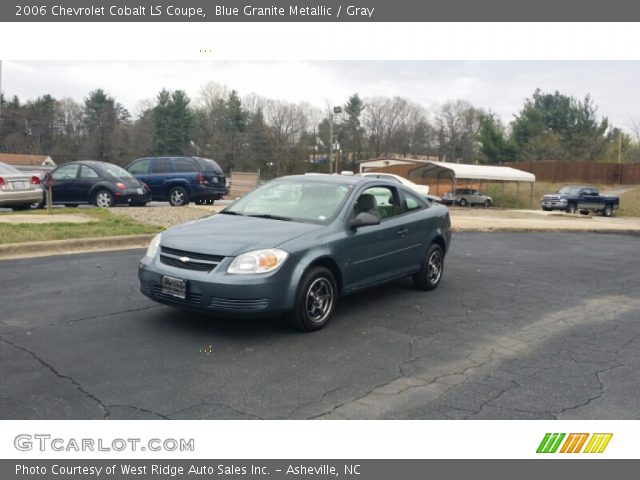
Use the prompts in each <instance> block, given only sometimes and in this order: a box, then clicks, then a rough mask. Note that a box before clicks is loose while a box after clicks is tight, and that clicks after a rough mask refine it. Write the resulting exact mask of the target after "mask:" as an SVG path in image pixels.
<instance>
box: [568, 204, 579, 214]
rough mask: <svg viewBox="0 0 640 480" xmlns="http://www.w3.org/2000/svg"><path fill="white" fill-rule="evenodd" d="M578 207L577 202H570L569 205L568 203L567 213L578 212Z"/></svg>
mask: <svg viewBox="0 0 640 480" xmlns="http://www.w3.org/2000/svg"><path fill="white" fill-rule="evenodd" d="M577 208H578V207H577V206H576V204H575V203H570V204H569V205H567V213H576V210H577Z"/></svg>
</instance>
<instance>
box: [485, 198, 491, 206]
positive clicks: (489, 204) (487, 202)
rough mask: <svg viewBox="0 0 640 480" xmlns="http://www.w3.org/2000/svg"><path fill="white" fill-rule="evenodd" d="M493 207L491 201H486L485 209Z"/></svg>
mask: <svg viewBox="0 0 640 480" xmlns="http://www.w3.org/2000/svg"><path fill="white" fill-rule="evenodd" d="M490 206H491V200H489V199H487V200H485V201H484V208H489V207H490Z"/></svg>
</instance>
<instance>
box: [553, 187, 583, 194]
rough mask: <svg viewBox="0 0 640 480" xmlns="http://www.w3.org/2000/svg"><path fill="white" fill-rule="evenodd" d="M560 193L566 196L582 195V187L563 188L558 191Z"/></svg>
mask: <svg viewBox="0 0 640 480" xmlns="http://www.w3.org/2000/svg"><path fill="white" fill-rule="evenodd" d="M558 193H562V194H564V195H578V194H579V193H580V187H563V188H561V189H560V190H558Z"/></svg>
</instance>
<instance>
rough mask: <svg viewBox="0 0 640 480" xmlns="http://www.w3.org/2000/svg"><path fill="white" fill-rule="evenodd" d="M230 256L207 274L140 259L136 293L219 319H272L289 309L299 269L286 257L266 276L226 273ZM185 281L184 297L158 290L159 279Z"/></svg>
mask: <svg viewBox="0 0 640 480" xmlns="http://www.w3.org/2000/svg"><path fill="white" fill-rule="evenodd" d="M232 260H233V257H226V258H225V259H224V260H223V261H222V262H221V263H220V264H219V265H218V266H217V267H216V268H215V269H214V270H212V271H211V272H198V271H194V270H187V269H183V268H177V267H173V266H170V265H166V264H164V263H162V262H161V261H160V256H159V255H156V257H155V258H153V259H150V258H148V257H144V258H143V259H142V260H140V263H139V264H138V278H139V280H140V292H141V293H142V294H143V295H145V296H147V297H149V298H150V299H152V300H155V301H156V302H159V303H162V304H165V305H170V306H173V307H181V308H185V309H189V310H194V311H198V312H201V313H210V314H214V315H217V316H221V317H263V316H267V317H268V316H276V315H279V314H282V313H285V312H287V311H289V310H291V309H292V308H293V304H294V301H295V295H296V290H297V285H298V279H299V278H300V277H301V275H302V271H303V266H302V264H300V263H299V262H297V260H296V259H295V258H292V257H289V258H288V259H287V260H286V261H285V263H284V265H282V267H281V268H280V269H278V270H277V271H275V272H273V273H267V274H255V275H237V274H229V273H226V271H227V267H228V266H229V264H230V263H231V261H232ZM165 275H166V276H169V277H174V278H179V279H181V280H184V281H185V282H186V298H184V299H181V298H179V297H175V296H172V295H170V294H168V293H163V291H162V277H163V276H165Z"/></svg>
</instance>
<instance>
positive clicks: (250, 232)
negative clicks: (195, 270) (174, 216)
mask: <svg viewBox="0 0 640 480" xmlns="http://www.w3.org/2000/svg"><path fill="white" fill-rule="evenodd" d="M319 228H322V227H321V226H319V225H313V224H308V223H300V222H293V221H291V222H285V221H282V220H272V219H265V218H253V217H242V216H235V215H224V214H222V215H221V214H218V215H214V216H212V217H206V218H202V219H200V220H195V221H193V222H189V223H184V224H182V225H178V226H176V227H173V228H171V229H169V230H167V231H166V232H163V233H162V241H161V245H162V246H165V247H169V248H175V249H178V250H184V251H187V252H198V253H206V254H209V255H221V256H224V257H235V256H236V255H239V254H241V253H243V252H248V251H250V250H258V249H261V248H273V247H277V246H278V245H281V244H282V243H284V242H287V241H289V240H293V239H294V238H296V237H299V236H300V235H304V234H306V233H309V232H311V231H313V230H317V229H319Z"/></svg>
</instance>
